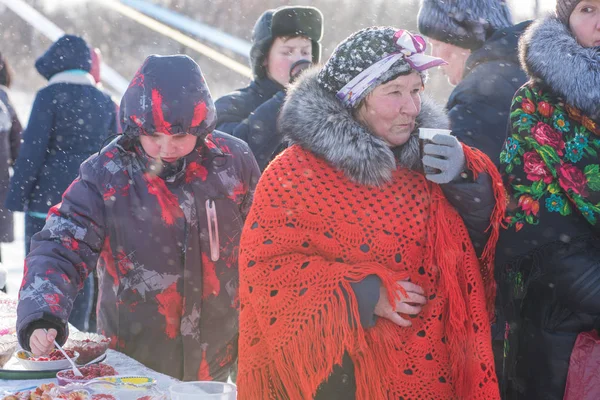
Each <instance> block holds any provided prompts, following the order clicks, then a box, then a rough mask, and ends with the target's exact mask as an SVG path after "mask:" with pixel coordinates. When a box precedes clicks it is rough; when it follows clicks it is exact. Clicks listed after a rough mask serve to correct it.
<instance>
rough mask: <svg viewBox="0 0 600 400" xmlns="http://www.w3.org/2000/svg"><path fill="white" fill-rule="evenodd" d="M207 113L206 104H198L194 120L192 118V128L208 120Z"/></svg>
mask: <svg viewBox="0 0 600 400" xmlns="http://www.w3.org/2000/svg"><path fill="white" fill-rule="evenodd" d="M207 111H208V110H207V108H206V103H205V102H201V103H198V104H196V107H194V118H192V124H191V125H190V126H192V127H195V126H199V125H200V124H201V123H202V121H204V119H205V118H206V113H207Z"/></svg>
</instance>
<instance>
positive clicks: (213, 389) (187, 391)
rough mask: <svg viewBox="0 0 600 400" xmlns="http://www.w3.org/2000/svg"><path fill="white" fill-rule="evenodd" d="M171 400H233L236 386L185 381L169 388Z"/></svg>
mask: <svg viewBox="0 0 600 400" xmlns="http://www.w3.org/2000/svg"><path fill="white" fill-rule="evenodd" d="M169 391H170V392H171V400H235V399H236V397H237V388H236V386H235V385H234V384H232V383H223V382H186V383H178V384H176V385H173V386H171V387H170V388H169Z"/></svg>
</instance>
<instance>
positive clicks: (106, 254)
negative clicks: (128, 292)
mask: <svg viewBox="0 0 600 400" xmlns="http://www.w3.org/2000/svg"><path fill="white" fill-rule="evenodd" d="M100 258H101V259H102V261H104V268H105V269H106V272H107V273H108V275H109V276H110V277H111V278H112V281H113V286H114V287H115V288H116V287H117V286H119V275H117V268H116V267H115V260H114V259H113V256H112V250H111V248H110V239H109V238H108V236H107V237H106V238H104V246H103V247H102V252H101V253H100Z"/></svg>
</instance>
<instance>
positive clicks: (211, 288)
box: [202, 253, 221, 299]
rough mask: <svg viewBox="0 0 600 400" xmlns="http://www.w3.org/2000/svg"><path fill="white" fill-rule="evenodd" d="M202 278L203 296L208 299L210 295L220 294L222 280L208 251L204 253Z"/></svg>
mask: <svg viewBox="0 0 600 400" xmlns="http://www.w3.org/2000/svg"><path fill="white" fill-rule="evenodd" d="M202 278H203V279H202V298H203V299H206V298H208V296H210V295H214V296H218V295H219V293H220V292H221V282H220V281H219V278H217V273H216V272H215V263H214V262H212V261H211V259H210V258H208V255H206V253H202Z"/></svg>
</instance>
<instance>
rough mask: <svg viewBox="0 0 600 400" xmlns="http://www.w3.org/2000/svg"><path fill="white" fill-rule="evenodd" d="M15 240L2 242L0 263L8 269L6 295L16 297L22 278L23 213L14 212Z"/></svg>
mask: <svg viewBox="0 0 600 400" xmlns="http://www.w3.org/2000/svg"><path fill="white" fill-rule="evenodd" d="M14 220H15V241H14V242H12V243H2V244H1V245H0V246H1V247H2V265H4V268H6V270H7V271H8V280H7V289H8V295H9V296H12V297H16V296H17V294H18V291H19V287H20V286H21V280H22V279H23V259H24V258H25V241H24V240H23V237H24V230H25V229H24V227H25V225H24V216H23V213H15V214H14Z"/></svg>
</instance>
